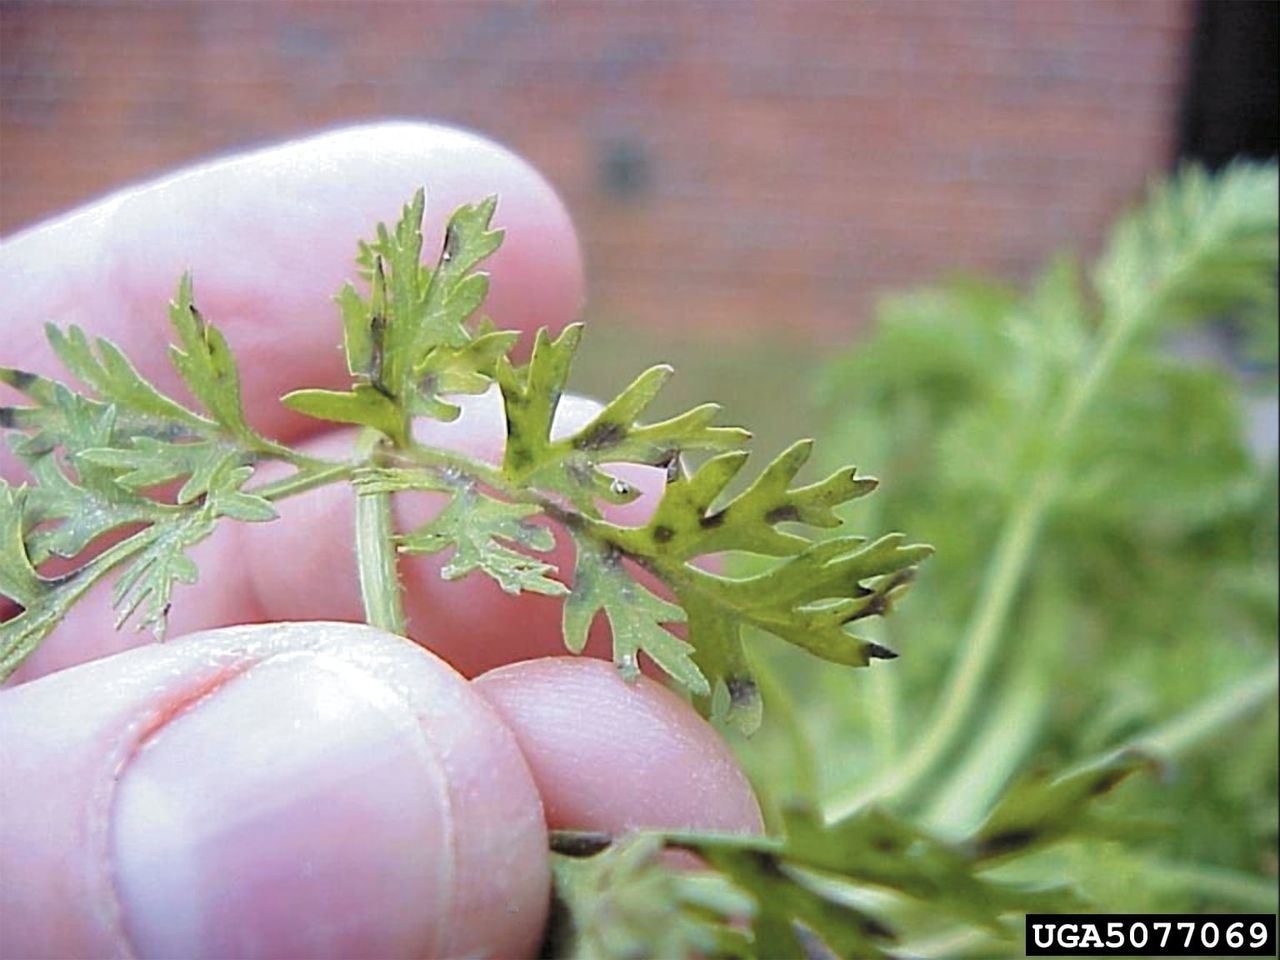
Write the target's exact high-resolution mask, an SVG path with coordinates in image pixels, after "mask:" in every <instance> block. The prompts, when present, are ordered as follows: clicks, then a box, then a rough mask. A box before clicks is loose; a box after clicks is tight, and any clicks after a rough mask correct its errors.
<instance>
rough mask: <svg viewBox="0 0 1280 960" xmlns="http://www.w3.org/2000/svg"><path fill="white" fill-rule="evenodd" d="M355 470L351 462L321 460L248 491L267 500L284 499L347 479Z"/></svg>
mask: <svg viewBox="0 0 1280 960" xmlns="http://www.w3.org/2000/svg"><path fill="white" fill-rule="evenodd" d="M354 471H355V465H354V464H350V463H325V462H324V461H319V462H318V466H315V467H311V466H308V467H304V468H303V469H300V470H299V471H298V472H297V473H294V474H292V475H290V476H287V477H284V478H282V479H280V480H273V481H272V482H271V483H264V484H263V485H262V486H260V487H258V488H257V489H254V490H249V491H247V492H248V493H253V494H256V495H257V496H259V497H263V498H265V499H267V500H284V499H286V498H287V497H295V496H297V495H298V494H300V493H306V492H307V491H308V490H314V489H316V488H317V487H323V486H326V485H328V484H330V483H336V482H337V481H339V480H345V479H347V478H349V477H350V476H351V474H352V473H353V472H354Z"/></svg>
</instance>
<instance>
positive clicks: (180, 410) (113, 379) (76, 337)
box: [45, 285, 216, 433]
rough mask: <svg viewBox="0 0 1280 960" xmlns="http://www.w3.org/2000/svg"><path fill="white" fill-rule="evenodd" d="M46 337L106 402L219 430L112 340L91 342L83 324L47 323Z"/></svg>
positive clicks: (77, 375) (201, 430) (161, 418)
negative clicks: (152, 380)
mask: <svg viewBox="0 0 1280 960" xmlns="http://www.w3.org/2000/svg"><path fill="white" fill-rule="evenodd" d="M181 296H182V294H181V292H180V293H179V297H181ZM187 296H188V297H189V296H190V287H189V285H188V288H187ZM45 336H46V337H47V338H48V340H49V344H50V345H51V346H52V347H53V350H54V352H55V353H56V354H57V355H58V359H59V360H61V361H62V365H63V366H64V367H65V368H66V369H67V371H68V372H69V373H70V374H71V375H72V376H74V377H75V378H76V379H77V380H79V381H80V382H81V383H83V384H85V385H86V386H87V387H90V388H91V389H92V390H93V391H94V393H96V394H97V395H98V397H99V398H100V399H101V400H103V401H104V402H106V403H113V404H115V405H116V406H117V407H118V408H119V409H120V410H122V411H126V412H128V413H133V414H140V415H142V416H145V417H150V418H154V419H156V420H159V421H162V422H170V421H171V422H173V423H176V424H182V425H183V426H185V427H187V428H189V429H190V430H192V431H194V432H196V433H207V432H208V431H210V430H211V429H215V427H216V425H215V424H213V423H212V422H210V421H208V420H206V419H204V418H203V417H200V416H197V415H196V414H194V413H192V412H191V411H190V410H188V409H187V408H186V407H184V406H182V405H181V404H179V403H177V402H175V401H173V400H170V399H169V398H168V397H166V396H164V394H162V393H160V391H158V390H157V389H156V388H155V387H154V386H152V385H151V384H150V383H149V382H148V381H147V380H145V379H144V378H143V377H142V375H141V374H139V373H138V371H137V369H135V367H134V366H133V364H132V363H130V362H129V359H128V358H127V357H126V356H125V355H124V354H123V353H122V352H121V351H120V348H119V347H117V346H116V345H115V344H113V343H112V342H111V341H110V340H106V339H104V338H102V337H97V338H95V339H94V340H93V341H92V342H90V340H89V337H88V335H87V334H85V332H84V331H83V330H81V329H80V328H79V327H77V326H74V325H72V326H70V327H68V328H67V329H66V331H65V332H64V331H62V330H60V329H58V327H56V326H54V325H53V324H52V323H49V324H45Z"/></svg>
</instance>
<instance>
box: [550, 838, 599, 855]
mask: <svg viewBox="0 0 1280 960" xmlns="http://www.w3.org/2000/svg"><path fill="white" fill-rule="evenodd" d="M612 843H613V837H611V836H609V834H607V833H569V834H564V833H553V834H552V835H551V849H552V851H554V852H555V853H560V854H564V856H566V857H594V856H595V855H596V854H597V853H600V852H601V851H602V850H607V849H609V847H610V845H611V844H612Z"/></svg>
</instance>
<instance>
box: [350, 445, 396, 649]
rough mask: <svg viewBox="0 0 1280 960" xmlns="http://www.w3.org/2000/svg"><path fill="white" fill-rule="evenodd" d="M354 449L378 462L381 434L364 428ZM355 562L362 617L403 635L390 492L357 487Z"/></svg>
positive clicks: (373, 623)
mask: <svg viewBox="0 0 1280 960" xmlns="http://www.w3.org/2000/svg"><path fill="white" fill-rule="evenodd" d="M358 449H359V452H360V454H361V456H360V457H359V459H360V460H361V461H364V460H368V461H369V462H372V463H379V462H380V461H381V460H383V459H384V457H385V451H384V450H383V447H382V434H380V433H378V432H377V431H376V430H366V431H365V432H364V433H363V434H362V435H361V437H360V441H359V443H358ZM356 566H357V569H358V570H359V575H360V598H361V600H362V601H363V602H364V616H365V620H366V621H368V622H369V623H370V624H371V625H373V626H375V627H379V628H380V629H382V630H386V631H387V632H388V633H394V634H398V635H400V636H404V635H405V617H404V607H403V606H402V604H401V600H400V578H399V576H398V574H397V572H396V548H395V525H394V523H393V522H392V516H391V494H390V493H382V492H365V491H359V492H358V493H357V495H356Z"/></svg>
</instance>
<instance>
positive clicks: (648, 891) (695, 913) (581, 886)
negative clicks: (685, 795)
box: [544, 834, 753, 960]
mask: <svg viewBox="0 0 1280 960" xmlns="http://www.w3.org/2000/svg"><path fill="white" fill-rule="evenodd" d="M662 846H663V845H662V841H661V839H660V838H658V837H656V836H652V835H645V834H640V835H636V836H633V837H631V838H628V839H625V840H622V841H619V842H618V843H613V844H606V845H604V846H603V847H602V848H600V849H599V850H596V851H592V852H591V853H590V854H589V855H573V856H567V855H564V854H561V853H553V854H552V857H551V871H552V879H553V882H554V901H553V905H552V918H551V924H550V928H549V929H548V931H547V935H546V942H545V945H544V950H545V955H548V956H553V957H561V958H578V960H634V958H640V957H672V958H675V957H693V956H706V957H745V956H750V955H752V953H751V949H750V944H749V942H748V941H747V938H746V937H745V936H744V934H743V933H742V932H741V930H739V929H735V928H734V926H733V924H734V922H735V921H737V920H740V919H743V918H746V917H748V916H750V914H751V912H752V909H753V906H752V901H751V899H750V898H749V897H747V896H746V895H745V894H744V893H743V892H742V891H740V890H738V889H737V888H736V887H734V886H733V885H732V884H731V883H729V882H728V881H726V880H725V879H724V878H722V877H718V876H714V875H708V874H698V873H689V872H684V871H675V870H672V869H670V868H669V867H667V866H666V865H665V864H664V863H663V861H662V859H661V856H660V854H661V852H662ZM589 849H590V848H589Z"/></svg>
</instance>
